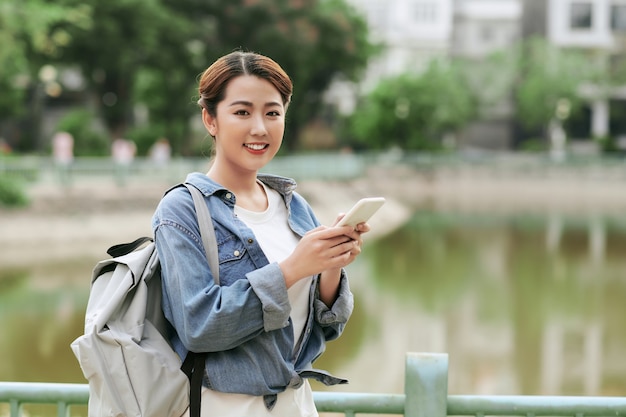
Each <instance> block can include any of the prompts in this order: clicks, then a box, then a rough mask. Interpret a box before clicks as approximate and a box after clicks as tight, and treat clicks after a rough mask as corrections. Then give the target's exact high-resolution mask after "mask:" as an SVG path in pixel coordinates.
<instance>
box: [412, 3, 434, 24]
mask: <svg viewBox="0 0 626 417" xmlns="http://www.w3.org/2000/svg"><path fill="white" fill-rule="evenodd" d="M413 10H414V16H415V21H417V22H424V23H427V22H430V23H432V22H435V21H436V20H437V3H433V2H418V3H416V4H414V9H413Z"/></svg>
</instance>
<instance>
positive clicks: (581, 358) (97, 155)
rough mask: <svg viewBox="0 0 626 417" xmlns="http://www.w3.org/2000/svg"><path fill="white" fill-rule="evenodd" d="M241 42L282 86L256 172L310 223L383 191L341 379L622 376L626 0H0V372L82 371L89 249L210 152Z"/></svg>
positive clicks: (336, 349)
mask: <svg viewBox="0 0 626 417" xmlns="http://www.w3.org/2000/svg"><path fill="white" fill-rule="evenodd" d="M235 49H242V50H250V51H255V52H259V53H262V54H265V55H268V56H270V57H272V58H273V59H275V60H276V61H277V62H279V63H280V64H281V65H282V66H283V68H284V69H285V70H286V71H287V73H288V74H290V76H291V77H292V79H293V82H294V87H295V89H294V96H293V100H292V104H291V105H290V108H289V113H288V117H287V129H286V133H285V141H284V143H283V148H282V150H281V152H280V154H279V156H278V157H277V158H276V159H275V160H274V161H272V163H271V164H270V165H269V166H268V167H267V169H266V170H267V171H268V172H273V173H276V174H281V175H287V176H291V177H294V178H295V179H296V180H297V181H298V182H299V191H300V192H301V193H302V194H303V195H304V196H305V197H306V198H307V199H309V201H310V202H311V204H312V205H313V207H314V208H315V210H316V212H317V213H318V215H319V217H320V219H321V220H322V221H323V222H327V223H329V222H331V221H332V220H333V219H334V216H335V215H336V214H337V213H339V212H344V211H346V210H347V209H348V208H349V207H350V206H351V205H352V203H353V202H354V201H355V200H356V199H357V198H359V197H362V196H373V195H383V196H385V197H387V199H388V204H387V205H386V206H385V208H384V210H383V211H381V212H380V213H379V214H377V215H376V217H375V218H374V219H373V220H372V225H373V229H374V230H373V232H372V233H371V236H370V238H369V239H368V240H367V241H366V247H365V250H364V253H363V255H362V256H361V257H360V258H359V260H358V261H357V262H356V263H354V264H353V265H350V267H349V268H350V274H351V276H352V287H353V291H354V293H355V297H356V310H355V314H354V316H353V318H352V320H351V322H350V325H349V326H348V329H347V330H346V333H345V334H344V336H343V337H342V338H341V339H339V341H337V342H333V343H331V344H330V345H329V348H328V351H327V353H326V354H325V355H324V356H323V357H322V359H320V361H319V362H320V363H319V364H318V365H319V367H323V368H327V369H329V370H330V371H331V372H333V373H336V374H339V375H341V376H345V377H347V378H349V379H350V380H351V384H350V385H348V386H347V387H341V390H350V391H360V392H398V393H400V392H402V390H403V382H404V353H405V352H407V351H423V352H425V351H430V352H447V353H449V354H450V376H449V383H450V393H451V394H567V395H625V393H626V362H624V361H623V359H622V353H623V352H624V350H625V349H626V332H624V326H623V324H622V321H621V320H622V318H623V317H624V315H625V313H626V307H624V303H623V300H624V299H625V297H626V277H625V276H624V270H625V268H626V261H624V257H623V253H624V250H626V219H624V216H623V213H624V209H625V208H626V193H625V186H626V165H625V164H624V152H626V117H625V116H626V60H625V59H624V58H625V57H626V0H385V1H383V0H228V1H225V0H224V1H222V0H205V1H201V2H200V1H192V0H176V1H173V0H109V1H106V2H103V1H98V0H81V1H76V0H55V1H47V0H0V329H1V331H0V357H1V358H2V360H0V380H7V381H49V382H84V381H85V380H84V378H83V377H82V373H81V371H80V368H79V367H78V364H77V362H76V360H75V358H74V357H73V355H72V353H71V350H70V349H69V344H70V342H71V341H72V340H73V339H74V338H76V337H77V336H79V335H80V334H81V333H82V326H83V316H84V309H85V306H86V303H87V297H88V293H89V280H90V274H91V269H92V267H93V265H94V264H95V262H96V261H98V260H99V259H102V258H103V257H105V250H106V248H108V246H111V245H113V244H116V243H119V242H122V241H125V240H131V239H134V238H135V237H137V236H138V235H142V234H147V235H149V234H150V233H151V231H150V217H151V214H152V211H153V210H154V207H155V205H156V203H157V202H158V200H159V198H160V196H161V195H162V193H163V192H164V191H165V190H166V189H167V188H168V187H169V186H171V185H173V184H175V183H177V182H179V181H181V180H182V179H183V178H184V176H185V175H186V173H187V172H191V171H206V169H207V167H208V159H209V155H210V146H211V141H210V138H209V137H207V135H206V132H205V131H204V129H203V127H202V124H201V120H200V113H199V109H198V107H197V104H196V101H197V91H196V88H197V80H198V77H199V75H200V74H201V73H202V71H203V70H204V69H205V68H206V67H207V66H208V65H210V63H212V62H213V61H214V60H215V59H216V58H218V57H219V56H221V55H223V54H225V53H228V52H230V51H233V50H235ZM315 389H325V388H323V387H321V386H317V385H316V386H315ZM334 390H337V389H336V388H334ZM0 412H2V409H0Z"/></svg>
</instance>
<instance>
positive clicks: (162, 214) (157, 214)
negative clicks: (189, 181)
mask: <svg viewBox="0 0 626 417" xmlns="http://www.w3.org/2000/svg"><path fill="white" fill-rule="evenodd" d="M193 213H194V206H193V199H192V198H191V194H190V193H189V190H187V188H186V187H185V186H183V185H182V184H179V185H178V186H174V187H172V188H170V189H169V190H167V191H166V192H165V195H163V197H162V198H161V201H159V204H158V205H157V208H156V210H155V211H154V215H153V217H152V226H153V227H155V228H156V227H158V226H159V225H161V224H164V223H168V222H174V223H179V224H180V223H187V222H188V221H189V219H191V218H192V215H193Z"/></svg>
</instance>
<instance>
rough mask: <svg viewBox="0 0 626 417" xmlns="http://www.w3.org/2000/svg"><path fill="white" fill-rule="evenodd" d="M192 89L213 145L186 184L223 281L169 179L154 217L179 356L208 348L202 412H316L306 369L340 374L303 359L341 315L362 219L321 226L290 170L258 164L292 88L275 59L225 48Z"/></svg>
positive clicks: (278, 130) (325, 377) (189, 204)
mask: <svg viewBox="0 0 626 417" xmlns="http://www.w3.org/2000/svg"><path fill="white" fill-rule="evenodd" d="M199 93H200V100H199V101H198V103H199V105H200V107H201V109H202V121H203V123H204V126H205V127H206V129H207V131H208V133H209V134H210V135H211V136H212V137H213V139H214V150H215V155H214V159H213V161H212V164H211V167H210V169H209V171H208V173H207V174H206V175H204V174H201V173H193V174H190V175H189V176H188V177H187V182H189V183H191V184H192V185H194V186H196V187H197V188H198V189H199V190H200V191H201V192H202V193H203V194H204V196H205V200H206V202H207V204H208V206H209V209H210V211H211V216H212V218H213V222H214V226H215V232H216V237H217V243H218V252H219V262H220V285H214V283H213V277H212V275H211V272H210V269H209V266H208V264H207V261H206V256H205V253H204V248H203V246H202V241H201V239H200V232H199V230H198V223H197V220H196V217H195V212H194V208H193V201H192V198H191V196H190V194H189V191H188V190H187V189H185V188H184V187H179V188H176V189H174V190H172V191H171V192H169V193H168V194H167V195H166V196H165V198H164V199H163V200H162V201H161V203H160V205H159V207H158V208H157V210H156V212H155V215H154V218H153V227H154V232H155V240H156V246H157V250H158V253H159V257H160V259H161V267H162V276H163V295H164V301H163V309H164V312H165V315H166V317H167V318H168V320H169V321H170V322H171V323H172V325H173V326H174V329H175V330H176V334H175V335H174V336H173V339H172V344H173V346H174V348H175V349H176V351H177V352H178V354H179V355H180V356H181V357H185V355H186V353H187V351H189V350H191V351H195V352H209V355H208V358H207V361H206V373H205V377H204V380H203V392H202V415H203V416H219V417H225V416H237V417H240V416H255V417H256V416H290V417H292V416H317V411H316V410H315V405H314V402H313V397H312V393H311V388H310V386H309V383H308V381H307V378H314V379H316V380H319V381H321V382H323V383H325V384H329V385H331V384H337V383H343V382H346V381H345V380H342V379H339V378H336V377H334V376H332V375H329V374H327V373H325V372H323V371H319V370H315V369H313V368H312V362H313V361H314V360H315V359H316V358H317V357H318V356H319V355H320V354H321V353H322V352H323V351H324V345H325V343H326V341H328V340H332V339H335V338H337V337H338V336H339V335H340V334H341V332H342V331H343V328H344V326H345V324H346V322H347V321H348V318H349V317H350V314H351V312H352V307H353V299H352V294H351V292H350V289H349V286H348V280H347V277H346V275H345V271H344V270H343V267H345V266H346V265H348V264H350V263H351V262H352V261H354V259H355V258H356V257H357V256H358V255H359V253H360V252H361V244H362V240H361V234H362V233H365V232H367V231H369V226H368V225H367V224H365V223H363V224H360V225H358V226H357V227H356V228H353V227H350V226H345V227H326V226H321V225H319V222H318V221H317V219H316V218H315V215H314V214H313V212H312V210H311V207H310V206H309V205H308V203H307V202H306V201H305V200H304V199H303V198H302V196H300V195H299V194H297V193H296V192H295V191H294V190H295V187H296V184H295V182H294V181H293V180H291V179H287V178H282V177H278V176H271V175H263V174H259V172H258V171H259V170H260V169H261V168H263V167H264V166H265V165H266V164H267V163H268V162H270V161H271V159H272V158H273V157H274V156H275V155H276V153H277V152H278V150H279V148H280V145H281V142H282V139H283V133H284V130H285V113H286V111H287V107H288V105H289V101H290V99H291V93H292V83H291V80H290V79H289V77H288V76H287V74H286V73H285V72H284V71H283V70H282V68H281V67H280V66H279V65H278V64H277V63H275V62H274V61H273V60H271V59H270V58H268V57H265V56H262V55H258V54H255V53H250V52H233V53H231V54H228V55H226V56H224V57H221V58H220V59H218V60H217V61H216V62H215V63H213V64H212V65H211V66H210V67H209V68H208V69H207V70H206V71H205V72H204V73H203V75H202V77H201V79H200V82H199ZM337 220H339V219H337Z"/></svg>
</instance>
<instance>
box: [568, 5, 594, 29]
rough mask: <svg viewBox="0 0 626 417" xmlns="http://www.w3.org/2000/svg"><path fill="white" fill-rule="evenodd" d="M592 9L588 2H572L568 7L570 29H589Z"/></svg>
mask: <svg viewBox="0 0 626 417" xmlns="http://www.w3.org/2000/svg"><path fill="white" fill-rule="evenodd" d="M592 20H593V11H592V8H591V3H589V2H573V3H572V4H571V9H570V27H571V28H572V29H591V23H592Z"/></svg>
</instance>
